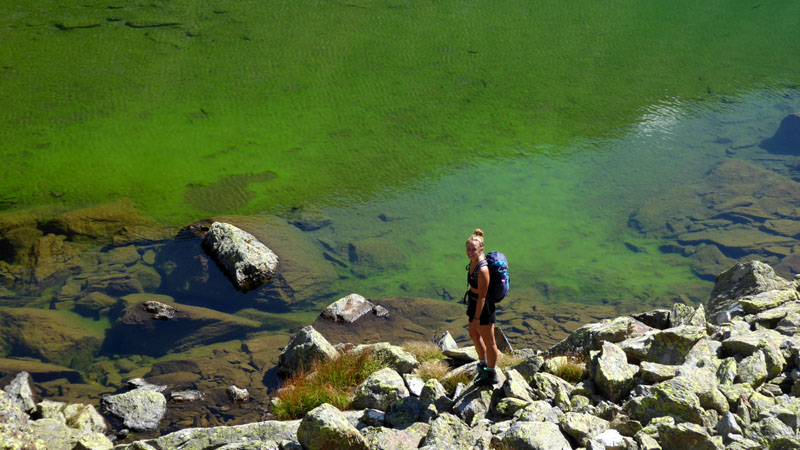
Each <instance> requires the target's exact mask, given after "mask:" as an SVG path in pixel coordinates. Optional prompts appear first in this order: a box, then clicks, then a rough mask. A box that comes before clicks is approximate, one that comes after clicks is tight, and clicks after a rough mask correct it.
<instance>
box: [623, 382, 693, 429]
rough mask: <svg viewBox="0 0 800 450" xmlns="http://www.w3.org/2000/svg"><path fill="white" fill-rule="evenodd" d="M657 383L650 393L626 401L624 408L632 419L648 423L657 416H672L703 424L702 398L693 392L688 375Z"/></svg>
mask: <svg viewBox="0 0 800 450" xmlns="http://www.w3.org/2000/svg"><path fill="white" fill-rule="evenodd" d="M678 378H679V379H676V378H673V379H671V380H667V381H662V382H661V383H658V384H655V385H653V386H652V387H651V389H650V395H648V396H642V397H634V398H632V399H630V400H629V401H628V402H626V403H625V406H624V409H625V410H626V411H627V412H628V414H629V415H630V416H631V418H632V419H634V420H638V421H640V422H642V423H648V422H650V420H652V419H654V418H656V417H663V416H672V417H674V418H676V419H678V420H681V421H685V422H691V423H695V424H698V425H703V409H702V407H701V406H700V399H699V398H698V397H697V395H696V394H695V393H694V392H693V391H694V390H695V389H696V388H694V387H692V386H691V384H689V383H688V381H689V380H686V377H678Z"/></svg>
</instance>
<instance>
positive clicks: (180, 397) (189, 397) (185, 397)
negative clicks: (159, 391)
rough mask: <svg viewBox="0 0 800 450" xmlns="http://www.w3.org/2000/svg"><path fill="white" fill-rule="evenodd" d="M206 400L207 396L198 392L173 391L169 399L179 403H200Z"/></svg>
mask: <svg viewBox="0 0 800 450" xmlns="http://www.w3.org/2000/svg"><path fill="white" fill-rule="evenodd" d="M205 398H206V395H205V394H204V393H202V392H200V391H197V390H189V391H172V392H170V393H169V399H170V400H172V401H173V402H178V403H186V402H198V401H201V400H204V399H205Z"/></svg>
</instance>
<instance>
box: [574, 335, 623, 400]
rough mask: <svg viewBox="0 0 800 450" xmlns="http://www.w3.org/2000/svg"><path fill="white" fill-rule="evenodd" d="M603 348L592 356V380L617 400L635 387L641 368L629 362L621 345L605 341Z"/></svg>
mask: <svg viewBox="0 0 800 450" xmlns="http://www.w3.org/2000/svg"><path fill="white" fill-rule="evenodd" d="M602 348H603V349H602V351H600V353H599V354H597V356H595V357H593V358H592V374H593V377H592V380H593V381H594V385H595V386H596V387H597V389H598V390H599V392H600V393H601V394H603V396H604V397H605V398H607V399H609V400H610V401H612V402H617V401H619V400H620V399H622V398H623V397H625V396H626V395H628V392H630V390H631V389H632V388H633V385H634V376H635V375H636V373H637V372H638V371H639V368H638V367H637V366H635V365H633V364H628V360H627V357H626V355H625V352H624V351H622V349H621V348H620V347H619V346H617V345H615V344H612V343H610V342H604V343H603V347H602ZM570 390H571V389H570Z"/></svg>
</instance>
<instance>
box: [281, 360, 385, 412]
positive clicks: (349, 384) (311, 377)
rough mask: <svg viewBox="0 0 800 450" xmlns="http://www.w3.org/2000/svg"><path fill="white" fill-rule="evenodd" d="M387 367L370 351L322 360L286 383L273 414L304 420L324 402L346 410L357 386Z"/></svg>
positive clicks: (296, 374) (288, 379)
mask: <svg viewBox="0 0 800 450" xmlns="http://www.w3.org/2000/svg"><path fill="white" fill-rule="evenodd" d="M384 367H386V363H385V362H384V361H382V360H381V359H379V358H377V357H376V356H375V355H373V354H372V352H370V351H364V352H361V353H358V354H352V353H345V354H343V355H340V356H339V357H338V358H336V359H334V360H325V361H318V362H316V363H315V364H314V365H312V367H311V369H310V370H309V371H301V372H298V373H295V374H294V375H293V376H291V377H289V378H287V379H286V380H285V381H284V383H283V389H281V390H280V391H279V392H278V394H277V395H276V396H275V398H276V399H277V402H275V404H274V406H273V408H272V414H273V416H274V417H275V418H276V419H278V420H289V419H300V418H302V417H303V416H305V414H306V413H307V412H308V411H311V410H312V409H314V408H316V407H317V406H319V405H321V404H323V403H329V404H331V405H333V406H335V407H337V408H339V409H346V408H347V407H348V406H349V405H350V402H351V399H352V396H353V390H354V389H355V388H356V386H358V385H359V384H361V383H362V382H363V381H364V380H366V379H367V377H369V376H370V375H371V374H372V373H373V372H376V371H378V370H380V369H383V368H384Z"/></svg>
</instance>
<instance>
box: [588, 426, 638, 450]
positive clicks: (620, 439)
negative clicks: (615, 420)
mask: <svg viewBox="0 0 800 450" xmlns="http://www.w3.org/2000/svg"><path fill="white" fill-rule="evenodd" d="M592 447H596V448H598V449H600V450H629V449H637V450H638V446H637V445H636V443H635V441H633V439H631V438H629V437H625V436H623V435H622V434H620V432H619V431H617V430H614V429H608V430H606V431H603V432H602V433H600V434H598V435H597V436H595V437H594V438H593V439H592V440H591V441H590V442H589V448H592Z"/></svg>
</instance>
